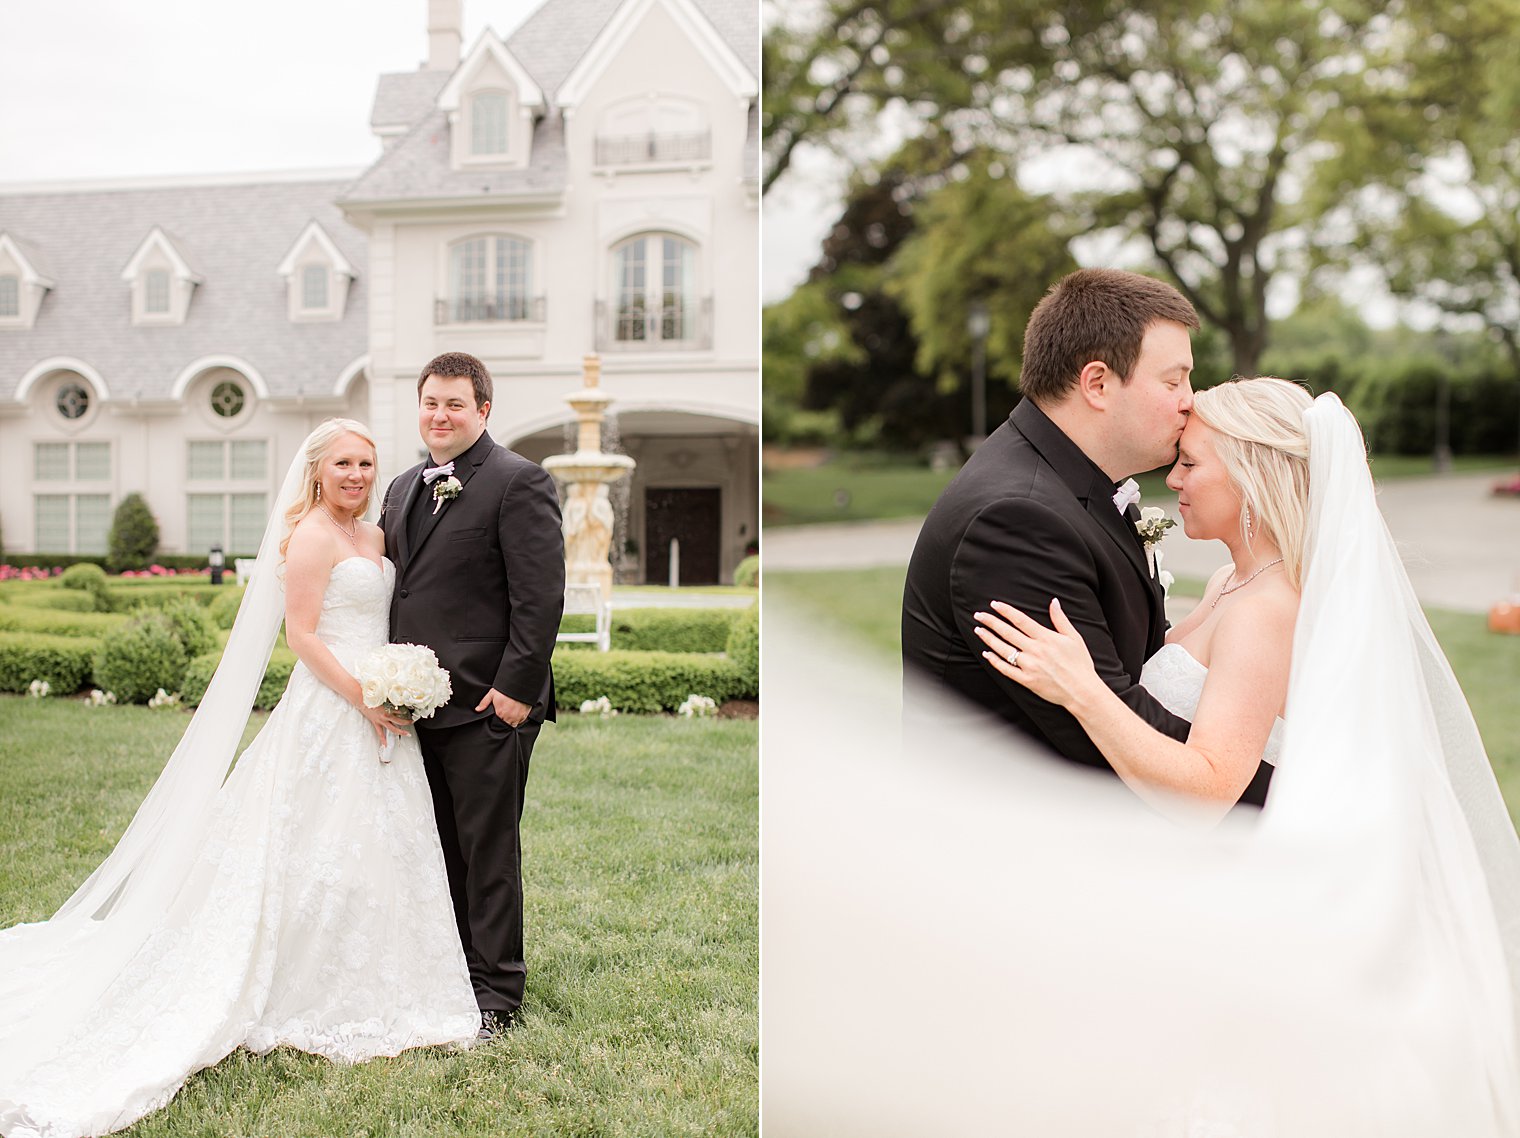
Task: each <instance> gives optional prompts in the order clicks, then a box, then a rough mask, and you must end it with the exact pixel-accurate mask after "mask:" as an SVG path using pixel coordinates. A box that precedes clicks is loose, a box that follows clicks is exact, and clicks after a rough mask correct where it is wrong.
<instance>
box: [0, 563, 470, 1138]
mask: <svg viewBox="0 0 1520 1138" xmlns="http://www.w3.org/2000/svg"><path fill="white" fill-rule="evenodd" d="M394 579H395V567H394V566H392V565H391V564H390V562H389V561H386V562H383V563H382V564H380V565H377V564H376V563H375V562H373V561H370V560H368V559H366V558H364V557H350V558H348V559H347V560H345V561H342V562H340V563H339V564H337V565H336V566H334V568H333V571H332V579H331V581H330V583H329V584H328V587H327V592H326V595H325V596H324V598H323V602H322V615H321V618H320V620H319V621H318V623H317V635H318V636H319V637H321V639H322V641H323V643H325V644H326V645H327V646H328V647H329V648H331V649H332V651H333V654H334V655H335V656H336V657H337V658H338V660H339V661H340V662H341V663H342V664H343V665H344V666H345V667H346V668H349V669H350V670H353V669H354V668H355V667H356V666H357V664H358V662H359V660H360V659H361V658H362V657H363V656H364V655H365V654H366V653H367V652H368V651H370V650H371V649H373V648H375V647H376V646H378V645H380V644H383V643H385V642H386V639H387V621H388V613H389V608H390V593H391V588H392V587H393V585H394ZM377 752H378V746H377V743H376V739H375V735H374V731H373V729H372V728H371V727H370V725H369V723H368V721H367V720H365V719H364V717H363V716H362V715H360V714H359V712H358V711H357V710H355V709H354V708H353V707H352V706H350V705H349V704H348V703H347V702H346V701H345V700H343V699H342V698H341V697H340V696H338V695H337V693H335V692H334V691H332V689H330V688H328V687H327V686H326V685H324V684H323V683H322V682H321V681H319V680H318V679H317V678H316V677H315V676H314V675H313V674H312V673H311V672H310V671H309V670H307V668H306V667H305V665H301V664H298V665H297V666H296V668H295V670H294V671H293V672H292V674H291V677H290V683H289V686H288V687H287V688H286V690H285V694H284V697H283V698H282V699H281V701H280V703H279V705H278V706H277V707H276V708H275V710H274V712H273V713H272V714H271V715H270V717H269V720H268V722H267V723H266V724H265V725H264V728H263V730H262V731H260V732H259V735H258V737H257V738H256V739H255V740H254V742H253V743H252V744H251V745H250V746H249V747H248V749H247V751H246V752H245V753H244V754H243V755H242V757H241V758H240V759H239V760H238V762H237V765H236V767H235V768H234V770H233V772H232V774H231V775H230V776H229V777H228V779H227V782H226V784H225V785H224V786H223V788H222V790H221V792H220V793H219V794H218V795H217V796H216V798H215V800H214V802H213V805H212V808H211V812H212V816H211V818H210V825H209V826H208V828H207V830H206V838H205V840H204V842H203V844H202V845H201V846H200V849H199V851H198V854H197V856H195V858H194V862H193V864H194V868H193V869H192V870H191V871H190V873H189V875H188V876H187V878H186V879H185V882H184V884H183V886H182V887H181V888H180V889H179V890H178V893H177V895H176V896H175V897H174V899H173V901H172V903H170V904H169V905H168V907H167V908H166V909H165V910H164V911H163V913H162V916H161V919H159V920H157V921H156V923H155V924H154V926H153V927H152V928H151V931H150V932H149V934H148V936H147V937H146V938H145V939H143V940H142V941H141V943H140V944H139V945H135V946H133V949H132V951H131V952H130V954H129V955H128V956H127V957H126V965H125V967H124V968H123V969H122V970H121V971H120V972H118V973H117V974H116V975H115V976H114V978H113V979H111V981H110V983H109V986H107V987H105V989H104V993H103V996H102V997H101V998H100V999H99V1000H98V1001H97V1002H96V1003H95V1005H94V1008H93V1011H91V1013H90V1014H89V1015H88V1016H87V1017H86V1018H84V1019H83V1020H81V1021H76V1022H67V1023H58V1022H52V1021H51V1020H50V1018H49V1016H48V1014H47V1013H48V1008H47V1006H45V1001H46V1000H47V998H48V997H47V996H46V995H45V994H44V995H41V996H39V997H38V998H37V1000H36V1001H34V1002H33V1005H32V1006H28V1007H25V1008H23V1009H12V1008H7V1009H6V1010H5V1013H4V1014H5V1016H6V1019H8V1020H11V1022H12V1024H13V1025H14V1024H15V1022H16V1021H15V1020H14V1019H12V1017H13V1016H14V1015H15V1014H16V1013H17V1011H18V1010H19V1011H20V1013H21V1015H22V1016H24V1017H25V1020H26V1027H27V1030H28V1031H29V1032H31V1033H32V1036H33V1038H35V1040H36V1045H35V1047H33V1048H28V1049H27V1050H26V1058H25V1059H24V1060H20V1061H19V1062H18V1058H17V1057H18V1055H19V1054H21V1053H20V1052H18V1051H17V1050H15V1049H12V1050H11V1051H10V1053H9V1055H8V1057H7V1060H6V1063H5V1066H4V1067H3V1068H0V1133H3V1134H4V1135H6V1138H75V1136H79V1135H95V1134H104V1133H108V1132H110V1131H113V1130H118V1129H121V1128H122V1127H125V1126H127V1125H129V1124H131V1123H132V1122H134V1121H135V1120H137V1119H138V1118H141V1117H142V1116H143V1115H145V1114H147V1113H149V1112H151V1111H153V1110H156V1109H158V1108H160V1107H162V1106H164V1105H165V1104H166V1103H168V1102H169V1100H170V1099H172V1098H173V1097H174V1095H175V1093H176V1092H177V1091H178V1090H179V1088H180V1087H181V1086H182V1085H183V1084H184V1082H185V1080H186V1078H188V1077H189V1076H190V1075H191V1074H192V1073H194V1072H195V1071H197V1070H199V1069H201V1068H203V1067H208V1066H211V1065H212V1064H215V1063H217V1062H218V1061H220V1060H221V1059H222V1058H223V1057H225V1056H226V1055H227V1054H229V1053H230V1052H231V1051H233V1050H234V1049H235V1048H237V1047H239V1046H242V1047H246V1048H248V1049H249V1050H251V1051H255V1052H265V1051H268V1050H270V1049H272V1048H274V1047H279V1046H282V1045H283V1046H289V1047H295V1048H299V1049H300V1050H302V1051H309V1052H313V1053H315V1054H318V1055H323V1056H326V1057H327V1058H329V1059H332V1060H335V1061H338V1062H344V1063H351V1062H358V1061H361V1060H365V1059H370V1058H373V1057H375V1056H379V1055H395V1054H397V1053H398V1052H400V1051H402V1050H404V1049H406V1048H409V1047H418V1046H424V1045H428V1044H442V1043H451V1042H462V1041H466V1040H472V1039H473V1038H474V1036H475V1033H476V1030H477V1029H478V1026H479V1013H478V1011H477V1009H476V1005H475V997H474V994H473V991H472V989H471V986H470V979H469V973H468V970H467V968H466V966H465V960H464V954H463V952H462V951H461V949H460V945H459V939H458V934H457V932H456V930H455V923H454V913H453V908H452V906H451V903H450V900H449V893H448V884H447V880H446V878H445V874H444V865H443V855H442V852H441V850H440V848H439V845H438V838H437V830H436V828H435V826H434V822H433V805H432V798H431V796H430V794H429V791H428V784H427V778H426V776H425V775H424V773H423V769H422V760H421V756H420V753H419V752H418V749H417V744H416V741H415V737H413V736H406V737H405V738H403V739H401V740H400V741H399V742H398V743H397V745H396V747H395V749H394V752H393V755H392V760H391V762H390V763H388V764H382V763H381V762H380V761H379V758H378V754H377ZM105 923H106V922H101V921H94V922H87V923H86V925H85V927H83V928H81V929H76V930H75V931H74V932H73V933H72V934H71V935H72V936H73V937H74V938H75V940H76V941H80V940H83V939H87V938H89V937H91V936H92V935H97V933H98V931H99V930H98V927H96V926H102V925H104V924H105ZM44 927H45V926H43V925H21V926H17V927H16V928H13V929H8V930H6V931H4V932H0V954H4V953H6V950H7V949H9V948H10V947H12V945H14V944H15V943H16V942H18V941H21V940H23V939H24V938H26V937H28V935H30V934H31V933H32V932H33V931H34V930H39V929H42V928H44ZM70 947H71V946H70V945H65V946H63V949H62V951H61V952H55V953H50V954H49V955H50V957H51V960H50V962H49V963H48V964H41V963H39V964H37V965H36V970H37V972H38V976H37V983H36V985H35V989H36V990H37V991H38V992H41V993H47V992H49V991H56V990H57V988H58V984H57V980H58V975H57V970H58V967H60V964H59V963H58V962H62V964H61V966H63V967H66V966H67V961H68V959H69V957H70V952H69V949H70ZM72 947H78V948H79V949H80V950H81V951H80V953H79V955H80V956H81V957H87V956H88V954H89V947H88V946H87V945H83V944H76V945H75V946H72ZM9 958H10V957H9V956H5V955H0V959H9ZM39 1004H40V1005H42V1006H38V1005H39ZM3 1030H12V1029H9V1028H7V1029H3ZM4 1053H5V1052H4V1051H0V1054H4Z"/></svg>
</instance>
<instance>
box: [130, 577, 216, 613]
mask: <svg viewBox="0 0 1520 1138" xmlns="http://www.w3.org/2000/svg"><path fill="white" fill-rule="evenodd" d="M220 588H221V586H217V585H213V584H211V583H210V582H209V581H207V580H206V579H205V578H199V579H197V578H195V577H183V578H176V577H160V578H151V579H142V578H139V579H137V580H127V581H123V580H120V579H118V580H116V581H113V582H112V584H111V596H112V597H113V598H114V600H115V603H116V606H117V608H118V609H120V610H123V611H125V610H127V609H135V608H155V609H161V608H164V607H165V606H167V605H172V604H177V603H178V602H180V601H194V602H195V603H196V604H199V605H209V604H210V603H211V602H212V601H214V600H216V598H217V595H218V592H219V589H220Z"/></svg>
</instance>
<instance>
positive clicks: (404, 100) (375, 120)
mask: <svg viewBox="0 0 1520 1138" xmlns="http://www.w3.org/2000/svg"><path fill="white" fill-rule="evenodd" d="M448 81H449V73H448V72H447V71H402V72H399V73H394V74H390V75H382V76H380V82H379V83H378V84H377V85H376V87H375V103H374V106H373V108H371V110H370V114H369V125H370V126H371V127H373V128H375V129H376V130H380V129H382V128H385V127H409V126H411V125H412V124H413V123H414V122H416V121H417V120H418V119H420V118H421V117H422V116H423V115H425V114H427V113H428V112H429V111H431V110H432V109H433V103H434V101H435V100H436V99H437V98H438V92H439V91H442V90H443V85H444V84H445V83H447V82H448Z"/></svg>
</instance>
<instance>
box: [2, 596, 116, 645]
mask: <svg viewBox="0 0 1520 1138" xmlns="http://www.w3.org/2000/svg"><path fill="white" fill-rule="evenodd" d="M80 595H81V596H84V595H85V594H80ZM124 623H126V621H125V618H124V617H120V616H117V615H115V614H114V613H105V612H65V611H63V610H60V609H43V608H28V607H26V606H24V605H19V604H10V605H6V606H5V608H3V609H0V629H3V630H4V631H6V632H35V633H41V634H42V635H45V636H76V637H84V638H86V639H89V640H103V639H104V638H105V637H107V636H109V635H110V634H111V633H113V632H115V631H116V630H117V629H118V628H120V627H121V626H122V625H123V624H124Z"/></svg>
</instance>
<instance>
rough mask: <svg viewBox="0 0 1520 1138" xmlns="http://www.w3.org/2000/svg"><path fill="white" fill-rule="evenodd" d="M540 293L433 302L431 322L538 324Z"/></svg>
mask: <svg viewBox="0 0 1520 1138" xmlns="http://www.w3.org/2000/svg"><path fill="white" fill-rule="evenodd" d="M545 307H546V306H545V301H544V298H543V297H541V296H532V297H529V296H505V297H497V296H492V297H469V296H466V297H455V298H451V299H442V298H440V299H438V300H435V301H434V302H433V323H434V324H514V323H525V324H542V323H543V320H544V310H545Z"/></svg>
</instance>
